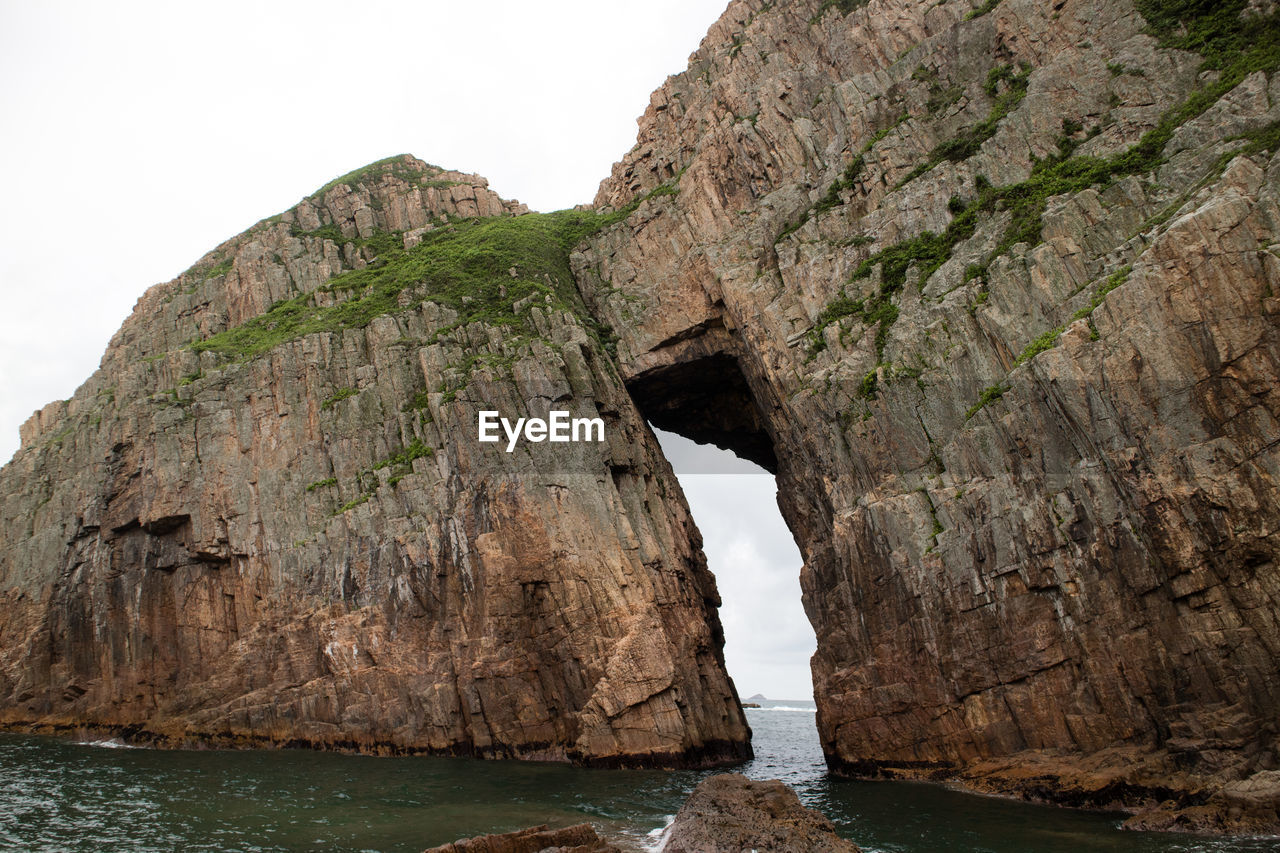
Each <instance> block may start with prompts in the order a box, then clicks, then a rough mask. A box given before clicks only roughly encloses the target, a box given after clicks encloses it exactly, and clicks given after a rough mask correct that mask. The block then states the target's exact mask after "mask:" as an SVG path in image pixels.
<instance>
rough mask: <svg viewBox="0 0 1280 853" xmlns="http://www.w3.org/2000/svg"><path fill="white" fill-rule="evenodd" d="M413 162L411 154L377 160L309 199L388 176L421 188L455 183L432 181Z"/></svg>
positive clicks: (334, 181)
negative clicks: (338, 188) (341, 186)
mask: <svg viewBox="0 0 1280 853" xmlns="http://www.w3.org/2000/svg"><path fill="white" fill-rule="evenodd" d="M412 161H413V158H412V156H411V155H409V154H396V155H395V156H393V157H384V158H383V159H381V160H376V161H374V162H372V163H370V164H369V165H367V166H361V167H360V168H359V169H356V170H355V171H352V172H347V174H345V175H342V176H341V177H337V178H334V179H333V180H332V181H329V183H327V184H325V185H324V186H322V187H321V188H320V189H318V190H316V191H315V192H313V193H312V194H311V195H309V196H308V198H310V199H313V200H315V199H321V198H324V196H325V194H326V193H327V192H329V190H331V189H333V188H334V187H336V186H338V185H340V184H346V185H347V186H349V187H354V186H355V185H356V184H362V183H368V182H369V181H371V180H373V179H375V178H379V177H382V176H383V175H388V174H389V175H394V176H395V177H397V178H399V179H400V180H402V181H404V182H405V183H408V184H414V185H420V186H447V185H450V184H451V183H453V182H450V181H438V180H432V179H431V178H429V177H427V175H425V174H424V173H423V172H422V171H421V170H420V169H418V168H417V167H416V166H415V165H413V164H412ZM427 168H428V169H430V170H432V171H431V174H432V175H437V174H439V173H440V172H442V171H443V169H441V168H440V167H439V166H432V165H430V164H428V165H427ZM424 178H425V180H424Z"/></svg>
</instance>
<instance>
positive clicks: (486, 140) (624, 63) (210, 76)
mask: <svg viewBox="0 0 1280 853" xmlns="http://www.w3.org/2000/svg"><path fill="white" fill-rule="evenodd" d="M725 5H726V0H648V2H645V3H642V4H638V3H625V2H621V0H572V2H570V1H569V0H545V2H541V3H528V2H517V0H489V2H486V3H474V4H469V3H458V2H449V3H442V2H433V1H432V0H426V2H378V0H370V2H365V3H362V4H359V5H357V4H353V3H350V2H341V3H340V2H330V1H329V0H306V2H292V1H291V2H274V1H273V0H255V2H240V0H232V2H221V3H216V4H195V3H180V2H172V0H169V2H163V3H142V2H129V0H124V2H112V3H103V2H59V0H41V2H29V1H28V0H0V127H2V128H3V132H0V155H2V156H3V162H5V163H6V164H7V166H6V172H7V175H8V178H7V180H6V185H5V191H6V192H7V193H8V195H7V198H8V201H7V202H6V203H4V204H2V205H0V289H2V292H3V308H2V309H0V461H2V460H7V459H9V458H10V456H11V455H12V454H13V452H14V451H15V450H16V449H17V446H18V426H19V425H20V424H21V423H22V421H24V420H25V419H26V418H27V417H28V416H29V415H30V414H31V412H32V411H33V410H35V409H37V408H39V407H40V406H42V405H44V404H45V403H47V402H49V401H51V400H55V399H59V398H66V397H70V396H71V394H72V393H73V392H74V391H75V389H76V387H77V386H78V385H79V384H80V383H81V382H82V381H84V379H85V378H87V377H88V375H89V374H90V373H92V372H93V370H94V369H95V368H96V367H97V364H98V360H99V358H100V357H101V354H102V351H103V350H104V349H105V347H106V344H107V341H108V340H109V339H110V337H111V335H112V334H113V333H114V332H115V330H116V329H117V328H119V326H120V323H121V322H122V321H123V320H124V318H125V316H126V315H127V314H128V313H129V311H130V310H131V309H132V307H133V304H134V302H135V301H136V299H137V298H138V296H139V295H141V293H142V292H143V290H145V289H146V288H147V287H149V286H150V285H152V284H155V283H157V282H162V281H167V280H169V279H171V278H173V277H174V276H176V275H177V274H178V273H179V272H181V271H182V270H184V269H186V268H187V267H188V266H190V265H191V264H192V263H193V262H194V261H195V260H196V259H198V258H199V257H200V256H201V255H202V254H204V253H205V252H206V251H208V250H209V249H211V248H213V247H214V246H215V245H217V244H218V243H220V242H221V241H223V240H225V239H226V238H228V237H231V236H233V235H235V234H237V233H239V232H240V231H243V230H244V229H245V228H247V227H248V226H250V225H252V224H253V223H254V222H256V221H258V220H259V219H262V218H263V217H266V216H269V215H271V214H273V213H277V212H279V211H281V210H284V209H286V208H288V207H290V206H292V205H293V204H294V203H296V202H297V201H298V200H299V199H300V198H302V197H303V196H305V195H307V194H309V193H311V192H312V191H314V190H315V189H316V188H317V187H319V186H321V185H322V184H324V183H325V182H326V181H328V180H329V179H331V178H334V177H336V176H338V175H341V174H343V173H345V172H348V171H350V170H352V169H355V168H358V167H359V166H362V165H364V164H366V163H369V162H371V161H373V160H377V159H379V158H382V157H386V156H389V155H392V154H399V153H410V154H414V155H416V156H418V157H420V158H422V159H424V160H427V161H429V162H432V163H435V164H437V165H440V166H444V167H446V168H451V169H460V170H464V171H471V172H478V173H480V174H482V175H484V176H486V177H487V178H489V181H490V185H491V186H492V187H493V188H494V189H495V190H496V191H497V192H499V193H500V194H501V195H503V196H504V197H507V198H516V199H519V200H520V201H523V202H525V203H527V204H529V206H530V207H532V208H533V209H535V210H556V209H559V208H564V207H569V206H572V205H574V204H578V203H581V202H589V201H590V200H591V199H592V197H593V196H594V195H595V191H596V187H597V185H598V183H599V181H600V179H601V178H603V177H604V176H605V175H607V174H608V173H609V169H610V167H611V165H612V164H613V162H614V161H615V160H617V159H618V158H619V157H621V156H622V155H623V154H624V153H625V152H626V151H627V150H629V149H630V148H631V146H632V144H633V143H634V141H635V133H636V124H635V120H636V118H637V117H638V116H639V115H640V114H641V113H642V112H643V111H644V108H645V107H646V105H647V104H648V101H649V94H650V92H652V91H653V90H654V89H655V88H657V87H658V86H659V85H660V84H661V83H662V81H663V80H664V79H665V78H666V76H667V75H668V74H674V73H676V72H678V71H681V70H683V69H684V68H685V66H686V64H687V61H688V56H689V54H690V53H691V52H693V50H694V49H695V48H696V47H697V46H698V43H699V42H700V41H701V39H702V37H703V35H704V34H705V33H706V30H707V28H708V26H710V24H711V23H712V22H713V21H714V20H715V19H716V18H717V17H718V16H719V15H720V13H721V12H722V11H723V9H724V6H725ZM734 479H735V480H737V479H744V478H742V477H735V478H734ZM765 479H766V480H767V479H768V478H767V477H766V478H765ZM769 482H770V483H771V482H772V481H771V480H769ZM699 489H700V487H698V488H693V489H691V492H696V491H698V490H699ZM771 494H772V492H770V495H771ZM736 499H737V497H735V500H736ZM771 500H772V499H771V497H770V502H771ZM773 512H774V515H776V510H774V511H773ZM695 514H696V517H697V519H698V521H699V523H700V524H702V525H703V527H704V529H709V528H711V527H713V526H716V525H718V522H715V523H712V522H710V521H709V520H706V519H704V518H703V516H702V514H700V513H698V512H697V510H695ZM778 523H779V524H780V523H781V522H780V521H779V522H778ZM783 533H785V528H784V529H783ZM746 541H748V540H747V539H746V538H742V537H741V536H740V538H739V539H737V540H734V542H735V543H736V544H733V545H732V546H731V547H727V548H726V549H725V551H724V554H725V557H724V559H727V560H731V561H733V562H734V563H735V564H736V565H739V566H748V567H750V569H749V571H751V572H756V571H763V569H760V568H759V567H760V566H762V565H764V564H765V563H769V565H771V566H772V565H773V563H771V562H769V561H770V560H772V559H775V558H776V554H773V553H772V552H771V551H769V550H768V549H765V550H764V551H744V550H743V549H744V548H747V547H748V546H747V545H745V544H743V543H744V542H746ZM786 544H787V545H790V544H791V543H790V537H789V536H787V538H786ZM708 550H709V551H710V550H711V546H710V545H708ZM798 560H799V558H798V557H796V558H795V560H794V561H793V562H794V565H789V566H788V567H787V569H786V571H787V572H788V573H789V574H790V575H794V574H795V573H796V572H797V571H798V566H799V562H798ZM762 561H764V562H762ZM784 562H785V561H784ZM715 563H716V560H715V559H714V558H713V569H715V570H716V572H717V576H718V577H720V584H721V588H722V591H723V593H724V596H725V599H726V602H731V601H733V600H734V599H736V598H737V596H736V595H735V591H734V589H733V586H734V582H733V581H732V580H731V578H730V577H727V576H726V575H725V573H724V572H723V571H722V570H721V569H720V568H719V567H718V566H716V565H715ZM742 571H744V572H745V571H748V569H742ZM794 598H795V599H796V603H797V607H798V600H799V594H798V592H797V593H796V595H795V596H794ZM733 606H734V605H732V604H727V605H726V609H725V611H724V618H725V621H726V624H728V625H732V624H733V623H734V622H735V620H737V619H738V618H739V617H738V616H737V615H735V611H734V610H733ZM754 618H755V617H750V618H749V619H747V622H750V620H751V619H754ZM803 627H804V629H805V630H808V626H807V623H806V624H805V625H803ZM729 642H730V646H731V649H732V646H733V644H734V642H735V641H734V638H733V636H732V633H731V636H730V640H729ZM733 658H734V652H733V651H732V650H731V652H730V659H731V661H732V660H733ZM753 665H755V664H751V663H748V662H745V661H744V662H743V663H741V664H740V665H739V668H740V669H742V670H743V671H740V672H733V670H732V667H731V672H733V674H734V675H735V677H736V678H737V679H738V681H739V687H740V688H742V689H744V690H746V691H747V692H755V691H756V690H761V691H763V692H766V693H769V692H770V691H771V690H777V691H779V692H783V693H791V694H797V691H800V692H799V693H798V695H799V696H807V695H809V693H810V691H809V689H808V687H807V685H808V668H807V663H805V664H804V665H803V666H802V667H801V669H802V671H801V673H800V676H801V677H800V679H799V680H798V681H796V680H792V681H789V682H785V687H783V684H784V682H782V681H775V680H773V676H770V677H769V678H768V679H763V678H762V679H761V680H762V681H764V683H763V684H759V686H754V685H757V683H758V682H757V680H755V679H753V678H747V677H744V676H746V675H747V672H746V670H745V668H746V667H749V666H753ZM759 665H760V666H761V667H763V666H765V665H766V663H765V662H764V661H760V662H759ZM763 671H764V670H763V669H762V670H761V672H763ZM779 678H781V676H779ZM771 684H774V685H777V686H776V687H771V686H770V685H771ZM801 687H803V688H804V689H803V690H800V688H801ZM744 695H746V694H745V693H744ZM771 695H777V693H773V694H771ZM788 698H790V697H788Z"/></svg>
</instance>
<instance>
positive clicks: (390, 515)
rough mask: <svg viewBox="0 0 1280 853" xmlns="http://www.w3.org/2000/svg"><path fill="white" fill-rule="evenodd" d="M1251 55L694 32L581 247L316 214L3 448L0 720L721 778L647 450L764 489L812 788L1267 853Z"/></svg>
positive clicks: (328, 192)
mask: <svg viewBox="0 0 1280 853" xmlns="http://www.w3.org/2000/svg"><path fill="white" fill-rule="evenodd" d="M1278 21H1280V18H1278V17H1277V10H1276V7H1275V4H1274V3H1272V2H1270V0H1248V2H1246V1H1245V0H1230V2H1225V3H1204V2H1192V1H1191V0H1180V2H1176V3H1170V4H1156V3H1149V2H1146V0H1139V2H1136V3H1135V2H1133V0H1068V1H1067V2H1063V3H1056V4H1046V3H1041V2H1033V0H1000V2H986V3H978V2H973V0H944V2H941V3H930V4H924V3H918V2H914V0H869V2H849V3H831V2H826V3H824V2H820V0H801V2H792V3H773V2H762V0H739V2H735V3H733V4H732V5H731V6H730V7H729V8H728V10H727V11H726V12H725V14H724V15H723V16H722V17H721V19H720V20H719V21H718V22H717V23H716V24H714V25H713V26H712V28H711V30H710V32H709V33H708V35H707V38H706V39H705V40H704V42H703V44H702V45H701V47H700V48H699V49H698V50H697V52H695V53H694V54H693V56H692V57H691V61H690V66H689V68H688V70H686V71H685V72H684V73H681V74H678V75H676V76H673V77H671V78H669V79H668V81H667V82H666V83H665V84H664V85H663V86H662V88H660V89H659V90H658V91H657V92H655V93H654V95H653V97H652V99H651V102H650V105H649V108H648V110H647V111H646V112H645V114H644V116H643V117H642V118H641V120H640V133H639V142H638V144H637V145H636V147H635V148H634V149H633V150H632V151H630V152H629V153H627V154H626V155H625V156H624V157H623V159H622V160H621V161H620V162H619V163H617V164H616V165H615V166H614V168H613V172H612V174H611V175H610V176H609V177H608V178H606V179H605V180H604V181H603V182H602V184H601V186H600V190H599V192H598V194H597V196H596V199H595V202H594V205H593V206H592V207H591V208H589V209H587V208H583V209H577V210H571V211H561V212H558V213H550V214H536V213H530V212H529V211H527V210H526V209H525V208H524V207H523V206H522V205H519V204H517V203H515V202H511V201H507V200H504V199H502V198H501V197H499V196H498V195H497V194H496V193H494V192H493V191H492V190H490V189H489V187H488V185H487V182H486V181H485V180H484V179H482V178H479V177H477V176H475V175H467V174H463V173H459V172H449V171H445V170H443V169H440V168H438V167H435V166H430V165H428V164H426V163H423V162H421V161H418V160H416V159H414V158H412V157H408V156H400V157H393V158H389V159H387V160H384V161H380V162H378V163H375V164H372V165H370V166H369V167H366V168H364V169H361V170H358V171H357V172H354V173H351V174H350V175H347V176H344V177H343V178H339V179H337V180H335V181H332V182H330V183H329V184H327V185H325V186H324V187H323V188H322V189H321V190H320V191H318V192H317V193H315V194H313V195H311V196H309V197H308V198H306V199H304V200H303V201H301V202H300V203H299V204H298V205H296V206H295V207H293V208H291V209H290V210H288V211H286V212H284V213H282V214H280V215H278V216H276V217H272V218H270V219H267V220H263V221H262V222H260V223H258V224H257V225H255V226H254V227H252V228H251V229H249V230H248V231H246V232H245V233H244V234H241V235H240V236H238V237H235V238H233V239H232V240H229V241H227V242H226V243H224V244H223V245H221V246H219V247H217V248H216V249H214V250H213V251H212V252H210V253H209V254H208V255H206V256H205V257H204V258H202V259H200V260H199V261H198V262H197V263H196V264H195V265H194V266H193V267H192V268H191V269H190V270H188V271H187V272H186V273H184V274H183V275H181V276H179V277H178V278H177V279H176V280H174V281H172V282H169V283H166V284H162V285H158V286H156V287H153V288H152V289H150V290H149V291H147V292H146V293H145V294H144V295H143V297H142V298H141V300H140V301H139V303H138V305H137V308H136V310H135V311H134V313H133V314H132V316H130V317H129V318H128V319H127V320H126V322H125V324H124V325H123V327H122V328H121V329H120V331H119V332H118V333H117V334H116V336H115V338H114V339H113V340H112V342H111V344H110V346H109V348H108V350H107V352H106V354H105V355H104V357H103V360H102V364H101V367H100V369H99V370H98V371H97V372H96V373H95V374H94V375H93V376H91V377H90V378H89V379H88V381H87V382H86V383H85V384H84V385H83V386H82V387H81V388H80V389H79V390H78V391H77V392H76V395H75V396H74V397H73V398H72V399H71V400H68V401H63V402H58V403H53V404H50V405H49V406H47V407H46V408H45V409H43V410H42V411H40V412H39V413H37V414H36V415H34V416H33V417H32V419H31V420H30V421H28V423H27V424H26V425H25V426H24V428H23V446H22V449H21V450H20V451H19V453H18V454H17V455H16V456H15V458H14V460H13V461H12V462H11V463H10V464H9V465H8V466H6V467H5V468H4V469H3V470H2V471H0V493H3V494H4V495H5V500H4V501H3V503H2V505H0V605H2V606H0V648H2V649H5V650H7V653H6V654H5V655H3V656H0V722H4V723H6V724H7V725H9V726H10V727H13V728H33V729H37V730H42V731H52V730H72V729H75V728H89V729H98V730H103V731H111V732H120V733H133V734H135V735H136V736H138V737H146V738H151V739H154V740H155V741H157V742H161V743H184V742H188V741H192V740H194V741H209V742H213V743H225V744H241V745H257V744H271V745H307V746H313V747H320V748H334V749H355V750H363V751H371V752H403V753H410V752H441V753H464V754H469V755H475V756H482V757H492V758H529V759H540V760H552V761H573V762H579V763H584V764H593V765H605V766H613V765H623V766H638V765H646V764H648V765H657V766H694V765H696V766H706V765H712V764H716V763H724V762H729V761H733V760H736V759H740V758H742V757H744V756H747V755H749V754H750V731H749V729H748V726H747V724H746V720H745V717H744V713H743V711H742V709H741V707H740V705H739V702H738V697H737V693H736V691H735V688H734V685H733V683H732V681H731V680H730V679H729V676H728V675H727V673H726V671H725V666H724V657H723V651H722V645H723V634H722V631H721V626H720V621H719V617H718V615H717V606H718V604H719V595H718V593H717V591H716V586H715V580H714V578H713V577H712V576H711V574H710V572H709V571H708V570H707V566H706V561H705V559H704V557H703V555H702V552H701V539H700V536H699V534H698V532H697V530H696V528H695V526H694V524H693V521H692V519H691V518H690V516H689V511H688V508H687V506H686V504H685V501H684V498H683V495H682V493H681V491H680V488H679V485H678V483H677V482H676V480H675V477H674V474H673V472H672V470H671V467H670V465H669V464H668V463H667V461H666V460H665V459H664V458H663V456H662V453H661V451H660V449H659V448H658V445H657V442H656V440H655V438H654V436H653V434H652V432H651V431H650V429H649V426H648V422H652V423H653V424H654V425H656V426H659V427H662V428H666V429H671V430H673V431H675V432H679V433H681V434H683V435H686V436H689V437H692V438H694V439H696V440H699V441H703V442H711V443H714V444H717V445H719V446H721V447H724V448H727V449H730V450H733V451H735V452H736V453H738V454H739V455H740V456H742V457H744V458H746V459H751V460H753V461H757V462H759V463H760V464H761V465H763V466H764V467H766V468H767V469H768V470H770V471H771V472H774V473H776V475H777V481H778V487H779V502H780V505H781V508H782V510H783V514H784V516H785V518H786V520H787V523H788V524H789V526H790V528H791V530H792V532H793V533H794V535H795V537H796V540H797V542H798V543H799V545H800V547H801V550H802V553H803V556H804V567H803V569H802V574H801V584H802V587H803V593H804V604H805V608H806V612H807V614H808V616H809V618H810V620H811V621H812V623H813V625H814V627H815V629H816V632H817V641H818V646H817V653H816V654H815V656H814V658H813V677H814V691H815V698H816V701H817V705H818V714H817V720H818V728H819V731H820V734H821V738H822V742H823V749H824V752H825V754H826V756H827V760H828V762H829V764H830V766H831V767H832V768H833V769H835V770H837V771H839V772H844V773H848V774H852V775H878V776H893V777H909V778H929V779H958V780H962V781H963V782H965V783H966V784H968V785H971V786H973V787H977V788H981V789H984V790H989V791H997V792H1001V793H1012V794H1016V795H1019V796H1024V797H1028V798H1033V799H1040V800H1047V801H1054V802H1060V803H1065V804H1069V805H1082V806H1088V807H1105V808H1112V807H1117V808H1123V809H1127V810H1129V811H1132V812H1135V813H1136V815H1135V817H1134V818H1133V821H1132V823H1133V825H1134V826H1142V827H1149V828H1172V829H1190V830H1209V831H1215V832H1259V833H1265V832H1280V817H1278V816H1277V806H1278V805H1280V783H1277V773H1280V730H1278V729H1277V722H1276V721H1277V720H1278V719H1280V668H1278V667H1277V663H1276V661H1277V650H1278V649H1280V621H1278V615H1280V573H1278V572H1277V557H1278V555H1280V488H1277V477H1278V476H1280V445H1278V444H1277V441H1276V436H1277V424H1278V423H1280V390H1277V385H1276V382H1275V377H1276V376H1277V375H1280V328H1278V322H1277V317H1278V316H1280V301H1278V299H1277V293H1278V292H1280V291H1278V288H1280V135H1278V134H1277V127H1278V126H1280V77H1278V76H1277V71H1278V69H1280V48H1277V45H1280V38H1278V37H1277V34H1278V33H1280V23H1278ZM553 409H554V410H556V411H564V412H567V413H568V416H569V417H571V418H581V419H585V420H595V419H599V421H601V422H602V425H603V427H604V429H603V435H604V438H605V440H604V441H599V442H595V441H593V442H580V443H566V444H557V445H553V444H551V443H549V442H542V443H538V442H524V443H519V444H516V445H515V446H513V447H512V452H510V453H508V452H506V450H505V448H504V447H503V446H499V445H498V444H489V443H481V442H478V441H477V440H476V429H477V422H478V421H477V418H478V413H479V412H481V411H494V412H499V413H501V416H502V417H505V418H510V419H511V421H512V422H513V423H514V422H516V421H517V420H518V419H519V418H529V419H542V420H547V419H548V418H550V417H551V411H552V410H553Z"/></svg>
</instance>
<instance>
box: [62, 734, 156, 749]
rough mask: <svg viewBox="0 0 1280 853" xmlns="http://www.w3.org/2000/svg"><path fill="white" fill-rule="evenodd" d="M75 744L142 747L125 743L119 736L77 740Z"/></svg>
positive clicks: (112, 747) (125, 747)
mask: <svg viewBox="0 0 1280 853" xmlns="http://www.w3.org/2000/svg"><path fill="white" fill-rule="evenodd" d="M76 745H77V746H96V747H100V748H101V749H142V747H140V746H137V745H136V744H132V743H125V742H124V741H122V740H120V738H116V737H111V738H103V739H102V740H78V741H76Z"/></svg>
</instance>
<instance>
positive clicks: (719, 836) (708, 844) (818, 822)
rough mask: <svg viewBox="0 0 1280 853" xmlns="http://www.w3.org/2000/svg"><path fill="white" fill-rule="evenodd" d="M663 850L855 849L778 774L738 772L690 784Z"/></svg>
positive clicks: (805, 852) (778, 852)
mask: <svg viewBox="0 0 1280 853" xmlns="http://www.w3.org/2000/svg"><path fill="white" fill-rule="evenodd" d="M662 850H663V851H664V853H741V851H744V850H752V851H756V853H858V847H857V846H856V845H855V844H854V843H853V842H852V841H846V840H845V839H843V838H841V837H840V836H838V835H836V830H835V827H834V826H833V825H832V824H831V821H829V820H827V818H826V817H825V816H824V815H823V814H822V813H821V812H817V811H814V810H813V809H808V808H805V807H804V806H803V805H801V804H800V798H799V797H797V796H796V792H795V791H793V790H791V789H790V788H788V787H787V786H786V785H784V784H782V783H781V782H779V781H777V780H776V779H773V780H769V781H766V782H754V781H752V780H750V779H748V778H747V777H746V776H743V775H742V774H741V773H721V774H718V775H716V776H708V777H707V778H706V779H703V780H702V781H701V782H699V783H698V787H696V788H694V789H693V793H692V794H690V795H689V799H688V800H686V801H685V803H684V805H682V806H681V807H680V811H679V812H678V813H677V814H676V817H675V820H674V821H672V823H671V826H670V827H668V828H667V831H666V835H665V836H664V840H663V844H662Z"/></svg>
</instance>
